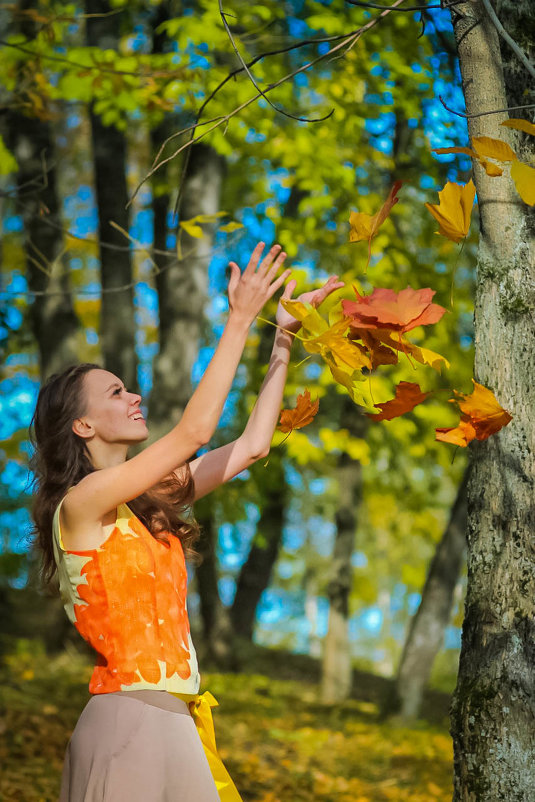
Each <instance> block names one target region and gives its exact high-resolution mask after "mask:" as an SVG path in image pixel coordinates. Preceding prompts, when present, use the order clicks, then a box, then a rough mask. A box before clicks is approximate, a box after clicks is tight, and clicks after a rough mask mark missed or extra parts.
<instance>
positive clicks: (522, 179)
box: [511, 161, 535, 206]
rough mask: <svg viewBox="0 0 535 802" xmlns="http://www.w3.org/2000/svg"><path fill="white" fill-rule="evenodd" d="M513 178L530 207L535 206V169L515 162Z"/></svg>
mask: <svg viewBox="0 0 535 802" xmlns="http://www.w3.org/2000/svg"><path fill="white" fill-rule="evenodd" d="M511 178H512V179H513V181H514V182H515V187H516V190H517V192H518V194H519V195H520V197H521V198H522V200H523V201H524V203H527V204H528V206H533V205H534V204H535V168H533V167H530V166H529V164H524V163H523V162H519V161H516V162H513V163H512V165H511Z"/></svg>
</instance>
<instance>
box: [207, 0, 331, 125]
mask: <svg viewBox="0 0 535 802" xmlns="http://www.w3.org/2000/svg"><path fill="white" fill-rule="evenodd" d="M218 2H219V14H220V15H221V19H222V21H223V25H224V27H225V30H226V32H227V35H228V38H229V39H230V43H231V45H232V49H233V50H234V52H235V53H236V56H237V57H238V60H239V62H240V64H241V65H242V69H244V70H245V72H246V73H247V75H248V77H249V80H250V81H251V83H252V85H253V86H254V88H255V89H256V90H257V91H258V92H259V93H260V94H261V95H262V97H263V98H264V100H265V101H266V102H267V103H269V105H270V106H271V108H272V109H274V111H277V112H279V114H283V115H284V116H285V117H289V118H290V119H291V120H297V121H298V122H301V123H321V122H324V121H325V120H328V119H329V117H331V116H332V115H333V113H334V109H331V111H330V112H329V113H328V114H325V115H324V116H323V117H314V118H311V117H299V116H298V115H296V114H290V113H289V112H288V111H284V109H281V108H279V107H278V106H275V104H274V103H272V102H271V100H270V99H269V98H268V97H267V95H266V94H265V92H263V91H262V89H260V87H259V85H258V84H257V82H256V80H255V78H254V76H253V73H252V72H251V70H250V69H249V67H248V66H247V64H246V63H245V61H244V60H243V58H242V55H241V53H240V51H239V49H238V46H237V44H236V41H235V39H234V36H233V35H232V31H231V30H230V26H229V24H228V22H227V19H226V18H227V14H225V12H224V10H223V0H218ZM228 16H232V15H228Z"/></svg>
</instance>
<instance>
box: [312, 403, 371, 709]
mask: <svg viewBox="0 0 535 802" xmlns="http://www.w3.org/2000/svg"><path fill="white" fill-rule="evenodd" d="M340 427H341V428H342V429H348V430H349V433H350V434H351V435H353V436H355V437H362V435H363V434H364V431H365V428H366V419H365V418H364V416H363V415H362V413H361V412H359V410H358V409H357V407H356V406H355V404H354V403H353V402H352V401H351V399H350V398H349V396H347V397H344V401H343V407H342V413H341V417H340ZM336 478H337V482H338V488H339V490H338V509H337V510H336V515H335V523H336V538H335V543H334V554H333V562H332V566H331V579H330V582H329V585H328V589H327V595H328V598H329V623H328V629H327V635H326V636H325V641H324V645H323V662H322V677H321V697H322V700H323V701H324V702H325V703H327V704H333V703H336V702H342V701H344V699H347V698H348V697H349V695H350V693H351V683H352V668H351V649H350V643H349V632H348V618H349V596H350V593H351V584H352V581H353V570H352V567H351V557H352V555H353V550H354V545H355V530H356V527H357V510H358V506H359V504H360V500H361V495H362V472H361V465H360V462H357V461H356V460H354V459H352V458H351V457H350V456H348V455H347V454H341V456H340V457H339V460H338V466H337V469H336Z"/></svg>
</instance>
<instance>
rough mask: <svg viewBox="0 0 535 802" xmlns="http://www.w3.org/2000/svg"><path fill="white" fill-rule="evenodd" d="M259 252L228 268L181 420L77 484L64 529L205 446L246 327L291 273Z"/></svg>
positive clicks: (92, 517)
mask: <svg viewBox="0 0 535 802" xmlns="http://www.w3.org/2000/svg"><path fill="white" fill-rule="evenodd" d="M262 249H263V244H262V243H259V244H258V245H257V247H256V248H255V250H254V252H253V255H252V257H251V260H250V262H249V264H248V265H247V268H246V270H245V271H244V273H243V274H240V269H239V267H238V266H237V265H236V264H235V263H231V265H230V267H231V277H230V281H229V305H230V313H229V317H228V321H227V324H226V326H225V329H224V331H223V334H222V336H221V339H220V341H219V343H218V346H217V349H216V351H215V353H214V356H213V357H212V360H211V362H210V364H209V365H208V367H207V369H206V371H205V373H204V376H203V377H202V379H201V381H200V382H199V385H198V387H197V389H196V390H195V392H194V393H193V396H192V397H191V399H190V401H189V403H188V404H187V406H186V409H185V410H184V414H183V415H182V418H181V420H180V421H179V422H178V423H177V424H176V425H175V426H174V428H173V429H172V430H171V431H170V432H169V434H167V435H165V436H164V437H162V438H160V439H159V440H157V441H156V442H155V443H153V444H152V445H150V446H149V447H148V448H146V449H144V450H143V451H142V452H141V453H140V454H138V455H137V456H135V457H133V458H132V459H131V460H127V461H126V462H121V463H120V464H117V465H113V466H111V467H103V468H102V469H101V470H96V471H95V472H93V473H91V474H89V475H88V476H86V477H85V478H84V479H82V481H81V482H79V484H78V485H76V487H75V488H73V490H72V491H71V492H70V493H69V495H68V496H67V498H66V499H65V503H64V505H63V508H62V523H63V524H65V525H66V527H67V529H71V526H72V527H74V526H75V525H76V522H78V521H80V520H84V521H86V522H87V527H88V528H89V527H91V524H94V523H97V522H100V521H101V520H102V518H103V517H104V516H105V515H106V513H108V512H109V511H111V510H113V509H115V507H117V505H118V504H120V503H122V502H126V501H130V500H131V499H133V498H136V497H137V496H139V495H140V494H141V493H143V492H145V491H146V490H148V489H149V488H150V487H152V486H153V485H155V484H157V483H158V482H159V481H161V480H162V479H163V478H164V477H165V476H168V475H169V474H170V473H171V472H172V471H173V470H174V469H175V468H176V467H177V466H178V465H180V464H182V463H183V462H184V461H185V460H186V459H188V458H189V457H190V456H191V455H192V454H194V453H195V451H197V449H198V448H199V447H200V446H202V445H204V444H205V443H207V442H208V440H209V439H210V437H211V436H212V434H213V432H214V430H215V428H216V426H217V423H218V420H219V417H220V415H221V412H222V409H223V405H224V403H225V400H226V398H227V395H228V392H229V390H230V388H231V385H232V381H233V378H234V375H235V373H236V369H237V366H238V364H239V362H240V359H241V355H242V352H243V348H244V346H245V342H246V340H247V335H248V331H249V327H250V325H251V323H252V322H253V320H254V319H255V317H256V315H257V314H258V313H259V312H260V310H261V309H262V307H263V306H264V304H265V303H266V301H267V300H268V299H269V298H271V297H272V295H273V294H274V293H275V292H276V291H277V290H278V289H279V287H280V286H281V285H282V283H283V282H284V281H285V280H286V278H287V277H288V275H289V272H290V271H288V270H286V271H284V273H283V274H282V275H281V276H279V277H278V278H275V276H276V274H277V272H278V270H279V268H280V266H281V265H282V263H283V261H284V258H285V254H283V253H280V248H279V246H275V247H274V248H272V249H271V251H270V252H269V254H268V255H267V256H266V257H265V259H264V260H263V261H262V262H261V263H260V265H259V264H258V263H259V261H260V257H261V254H262ZM277 254H278V256H277ZM257 268H258V269H257Z"/></svg>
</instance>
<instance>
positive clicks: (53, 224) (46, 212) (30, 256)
mask: <svg viewBox="0 0 535 802" xmlns="http://www.w3.org/2000/svg"><path fill="white" fill-rule="evenodd" d="M30 8H33V4H32V3H30V2H28V0H26V1H25V2H21V3H19V9H20V10H21V11H26V10H28V9H30ZM16 16H17V15H16ZM18 32H19V33H22V34H24V35H25V36H26V37H27V38H28V39H31V38H32V36H34V35H35V24H34V23H33V22H31V21H25V22H23V23H21V24H20V26H19V31H18ZM25 80H27V78H26V79H25ZM7 125H8V132H7V141H8V143H9V147H10V149H11V150H12V151H13V153H14V155H15V157H16V159H17V162H18V165H19V170H18V174H17V208H18V211H19V212H20V213H21V214H22V218H23V220H24V234H23V237H24V249H25V255H26V272H27V276H28V287H29V289H30V290H31V291H33V292H36V293H47V294H46V295H39V294H38V295H36V296H35V299H34V300H33V302H32V303H31V305H30V307H29V315H30V322H31V326H32V331H33V335H34V337H35V340H36V342H37V347H38V352H39V366H40V374H41V377H42V378H43V379H45V378H46V377H47V376H49V375H50V374H51V373H55V372H57V371H60V370H62V369H63V368H65V367H67V365H69V364H72V363H73V362H75V361H76V358H77V351H78V336H79V332H80V322H79V320H78V317H77V315H76V314H75V312H74V307H73V303H72V297H71V293H70V284H69V276H68V272H67V269H66V264H65V263H64V260H63V258H62V250H63V233H62V229H61V225H62V220H61V213H60V203H59V200H58V192H57V178H56V163H55V156H54V147H53V140H52V135H51V130H50V125H49V123H48V122H47V121H46V120H45V119H39V118H37V117H29V116H26V115H24V114H22V113H20V112H17V111H14V110H10V111H9V113H8V123H7Z"/></svg>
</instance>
